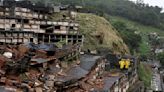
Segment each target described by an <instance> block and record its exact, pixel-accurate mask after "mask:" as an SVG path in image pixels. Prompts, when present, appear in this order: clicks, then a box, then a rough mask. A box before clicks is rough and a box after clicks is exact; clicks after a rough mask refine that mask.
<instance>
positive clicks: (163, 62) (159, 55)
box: [157, 52, 164, 66]
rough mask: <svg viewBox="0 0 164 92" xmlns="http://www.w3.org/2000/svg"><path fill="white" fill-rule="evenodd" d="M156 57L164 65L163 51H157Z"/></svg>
mask: <svg viewBox="0 0 164 92" xmlns="http://www.w3.org/2000/svg"><path fill="white" fill-rule="evenodd" d="M157 58H158V60H159V61H160V63H161V64H162V66H164V52H163V53H159V54H158V55H157Z"/></svg>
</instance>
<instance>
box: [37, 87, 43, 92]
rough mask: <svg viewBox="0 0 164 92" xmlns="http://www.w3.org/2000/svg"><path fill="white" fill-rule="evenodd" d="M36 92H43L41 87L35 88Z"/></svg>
mask: <svg viewBox="0 0 164 92" xmlns="http://www.w3.org/2000/svg"><path fill="white" fill-rule="evenodd" d="M35 91H36V92H43V91H42V88H41V87H37V88H35Z"/></svg>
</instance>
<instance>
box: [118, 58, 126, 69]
mask: <svg viewBox="0 0 164 92" xmlns="http://www.w3.org/2000/svg"><path fill="white" fill-rule="evenodd" d="M119 65H120V69H124V66H125V59H121V60H120V61H119Z"/></svg>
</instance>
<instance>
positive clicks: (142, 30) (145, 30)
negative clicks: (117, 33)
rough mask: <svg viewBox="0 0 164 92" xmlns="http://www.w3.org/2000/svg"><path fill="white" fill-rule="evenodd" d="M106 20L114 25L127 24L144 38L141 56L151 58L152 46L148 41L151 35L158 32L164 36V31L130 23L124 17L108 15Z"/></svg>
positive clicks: (141, 44) (140, 48)
mask: <svg viewBox="0 0 164 92" xmlns="http://www.w3.org/2000/svg"><path fill="white" fill-rule="evenodd" d="M106 19H107V20H109V21H110V22H111V23H112V24H113V23H115V22H118V21H119V22H122V23H125V24H126V26H127V27H128V28H129V29H134V30H136V33H138V34H140V36H141V37H142V42H141V43H140V45H139V54H140V55H141V56H149V54H150V49H151V48H150V44H149V43H148V42H149V39H148V34H149V33H152V32H156V33H157V34H159V36H164V31H162V30H160V29H158V28H154V27H151V26H145V25H142V24H140V23H137V22H134V21H130V20H128V19H125V18H122V17H117V16H108V15H106Z"/></svg>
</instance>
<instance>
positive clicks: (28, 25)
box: [0, 0, 83, 44]
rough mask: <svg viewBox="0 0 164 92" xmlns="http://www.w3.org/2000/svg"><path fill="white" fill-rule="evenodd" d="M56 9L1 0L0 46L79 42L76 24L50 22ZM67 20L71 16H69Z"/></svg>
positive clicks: (80, 38) (77, 25)
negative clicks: (4, 44)
mask: <svg viewBox="0 0 164 92" xmlns="http://www.w3.org/2000/svg"><path fill="white" fill-rule="evenodd" d="M55 11H56V7H51V6H42V5H38V4H33V3H31V2H30V1H27V0H25V1H14V0H4V1H3V2H1V6H0V37H1V38H0V43H1V44H3V43H6V44H7V43H8V44H21V43H27V42H34V43H40V42H43V43H56V42H60V41H65V43H66V44H67V43H73V44H75V43H82V41H83V36H82V35H81V34H80V33H79V30H78V27H79V24H78V23H76V22H74V21H73V20H71V19H70V20H68V21H64V20H63V21H52V20H50V19H49V18H48V17H49V16H50V15H52V14H53V13H57V12H55ZM70 17H71V16H70Z"/></svg>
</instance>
